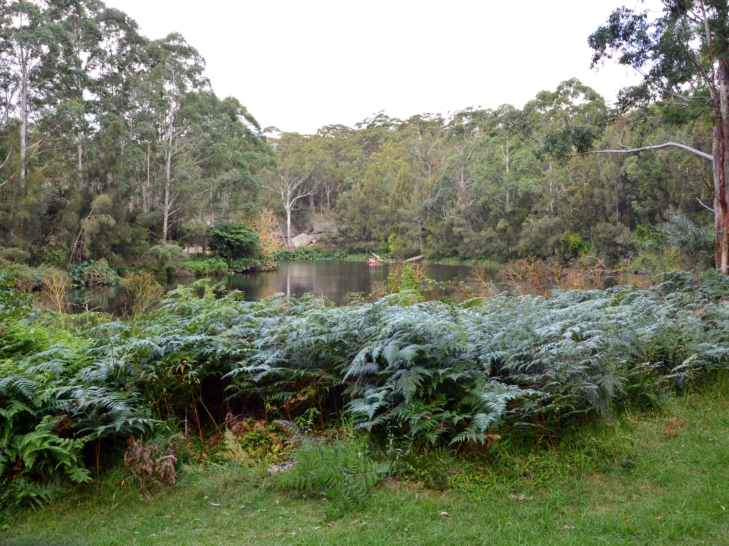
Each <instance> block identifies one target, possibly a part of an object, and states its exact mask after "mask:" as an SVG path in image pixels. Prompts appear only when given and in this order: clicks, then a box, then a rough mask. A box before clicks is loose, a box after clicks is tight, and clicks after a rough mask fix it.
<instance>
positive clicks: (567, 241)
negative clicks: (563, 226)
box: [558, 231, 590, 261]
mask: <svg viewBox="0 0 729 546" xmlns="http://www.w3.org/2000/svg"><path fill="white" fill-rule="evenodd" d="M589 249H590V244H589V243H587V242H586V241H584V240H583V239H582V237H580V235H579V234H577V233H572V232H571V231H565V232H564V233H563V234H562V235H561V236H560V238H559V248H558V252H559V254H560V256H561V257H562V258H563V259H564V260H567V261H569V260H574V259H575V258H579V257H580V256H582V255H583V254H585V253H586V252H587V251H588V250H589Z"/></svg>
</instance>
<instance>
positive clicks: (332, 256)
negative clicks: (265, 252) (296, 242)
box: [275, 246, 366, 262]
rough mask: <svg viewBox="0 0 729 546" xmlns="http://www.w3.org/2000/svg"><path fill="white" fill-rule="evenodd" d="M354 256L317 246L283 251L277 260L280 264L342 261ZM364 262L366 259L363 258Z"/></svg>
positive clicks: (277, 255)
mask: <svg viewBox="0 0 729 546" xmlns="http://www.w3.org/2000/svg"><path fill="white" fill-rule="evenodd" d="M351 257H352V256H351V255H349V254H346V253H344V252H340V251H329V250H325V249H322V248H319V247H316V246H300V247H298V248H293V249H282V250H279V251H278V252H276V255H275V259H276V261H279V262H285V261H294V260H342V259H345V258H351ZM362 259H363V260H365V259H366V257H364V256H363V257H362Z"/></svg>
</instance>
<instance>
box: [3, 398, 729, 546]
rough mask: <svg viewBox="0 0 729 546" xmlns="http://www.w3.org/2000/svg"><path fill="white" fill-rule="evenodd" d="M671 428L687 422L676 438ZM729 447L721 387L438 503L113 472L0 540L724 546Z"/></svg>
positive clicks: (231, 476)
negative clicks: (361, 502)
mask: <svg viewBox="0 0 729 546" xmlns="http://www.w3.org/2000/svg"><path fill="white" fill-rule="evenodd" d="M672 417H674V418H679V419H685V420H686V421H685V423H683V425H682V426H680V427H679V428H678V430H677V435H675V436H669V435H667V433H666V430H667V423H668V422H669V421H668V420H669V419H670V418H672ZM669 429H670V426H669ZM728 441H729V389H727V388H725V387H718V386H717V387H714V388H713V389H710V390H709V391H708V392H706V391H705V392H703V393H702V395H701V396H699V395H697V394H694V395H692V396H691V397H685V396H684V397H680V398H676V399H673V400H670V401H668V402H666V403H665V404H664V407H663V409H662V411H661V412H656V413H651V414H644V413H642V414H634V415H631V414H626V415H623V417H622V418H621V422H620V424H619V426H618V427H617V429H615V430H613V429H610V428H608V427H607V426H600V427H597V428H595V429H592V430H590V431H588V432H585V433H584V434H581V435H580V436H579V438H578V439H577V440H576V441H573V442H570V445H565V444H566V443H567V442H565V444H563V445H562V446H561V447H560V448H559V449H557V450H556V451H552V452H546V451H541V453H540V454H539V455H537V454H536V453H533V454H532V455H521V456H513V455H510V454H509V453H508V449H509V448H508V447H507V446H506V445H504V446H499V447H497V448H496V449H495V450H494V452H493V457H494V462H493V464H492V465H491V466H475V465H473V464H459V465H457V466H456V468H457V469H458V470H457V473H456V475H455V476H454V477H453V478H452V481H453V487H452V488H450V489H448V490H446V491H445V492H435V491H429V490H427V489H424V488H423V487H422V486H418V484H417V483H397V482H396V481H395V480H393V479H388V480H387V481H386V482H385V483H384V484H383V485H382V486H381V487H380V488H378V489H377V490H376V491H374V492H373V493H372V496H371V497H370V499H369V500H368V501H367V504H366V506H365V507H364V508H363V509H361V510H357V511H355V512H352V513H349V514H348V515H346V516H344V517H342V518H340V519H337V520H334V521H333V522H328V521H327V520H326V518H325V516H324V512H325V508H326V507H325V505H324V503H323V501H321V500H318V499H310V498H301V497H299V496H297V495H293V494H292V495H289V494H287V493H280V492H276V491H273V490H272V489H271V488H270V487H267V486H266V485H265V483H263V481H262V478H261V477H260V476H261V475H262V474H261V470H257V471H256V470H254V471H251V470H245V469H242V468H240V467H233V466H230V467H221V466H216V465H205V466H194V467H186V468H185V469H183V471H182V472H181V475H180V480H179V483H178V485H176V486H174V487H171V488H168V489H167V490H165V491H163V492H161V493H157V494H156V495H155V496H153V498H152V499H146V500H145V499H142V498H140V496H139V492H138V490H137V489H136V488H135V487H133V486H131V485H130V484H129V483H127V482H128V478H127V480H126V481H123V475H122V473H121V472H117V473H116V474H112V475H107V477H106V479H105V480H104V482H103V484H102V485H101V486H100V487H98V488H96V487H87V488H82V489H77V490H76V491H74V492H73V493H72V494H70V495H69V496H68V497H67V498H66V499H64V500H63V501H60V502H57V503H56V504H54V505H53V506H48V507H45V508H43V509H40V510H34V511H26V512H24V513H22V514H20V515H19V516H15V517H12V518H10V519H6V520H4V522H3V524H4V525H3V527H4V529H5V530H4V531H3V533H4V534H3V538H2V539H0V543H3V544H8V545H26V544H27V545H31V544H32V545H36V544H43V545H46V544H52V545H61V544H68V545H82V544H94V545H97V544H99V545H102V544H103V545H112V544H114V545H116V544H119V545H122V544H123V545H131V544H135V545H136V544H139V545H142V544H144V545H147V544H149V545H162V544H169V545H181V544H184V545H188V544H189V545H198V544H199V545H219V544H224V545H229V544H230V545H233V544H235V545H242V544H338V545H339V544H397V545H408V544H413V545H415V544H418V545H420V544H428V545H437V546H446V545H450V544H550V545H551V544H575V545H577V544H580V545H584V544H641V545H643V544H672V545H673V544H729V510H728V509H729V443H728ZM578 444H579V445H578ZM218 505H219V506H218ZM442 512H447V513H448V514H449V515H440V514H441V513H442Z"/></svg>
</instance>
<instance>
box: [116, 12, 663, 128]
mask: <svg viewBox="0 0 729 546" xmlns="http://www.w3.org/2000/svg"><path fill="white" fill-rule="evenodd" d="M106 1H107V4H108V5H111V6H114V7H117V8H119V9H121V10H123V11H125V12H127V13H128V14H129V15H131V16H132V17H133V18H134V19H135V20H136V21H137V22H138V23H139V25H140V27H141V32H142V34H144V35H145V36H147V37H149V38H161V37H163V36H165V35H166V34H168V33H169V32H174V31H176V32H180V33H182V34H183V35H184V36H185V38H186V39H187V40H188V42H189V43H190V44H192V45H193V46H195V47H196V48H197V49H198V50H199V51H200V53H201V54H202V56H203V57H204V58H205V60H206V62H207V76H208V77H209V78H210V80H211V82H212V86H213V89H214V90H215V92H216V93H217V94H218V95H219V96H220V97H226V96H230V95H233V96H235V97H237V98H238V99H239V100H240V101H241V102H242V103H243V104H245V105H246V106H247V107H248V109H249V110H250V111H251V112H252V113H253V115H254V116H255V117H256V118H257V119H258V121H259V123H261V125H262V126H264V127H268V126H275V127H277V128H279V129H281V130H283V131H298V132H301V133H313V132H315V131H316V130H317V129H318V128H319V127H321V126H323V125H328V124H333V123H343V124H346V125H350V126H351V125H354V124H355V123H356V122H357V121H361V120H362V119H364V118H366V117H369V116H371V115H372V114H373V113H376V112H379V111H380V110H384V111H385V113H387V114H388V115H390V116H394V117H399V118H406V117H408V116H411V115H413V114H418V113H423V112H442V113H447V112H451V111H454V110H459V109H462V108H465V107H467V106H483V107H489V108H496V107H498V106H499V105H501V104H504V103H509V104H513V105H514V106H517V107H521V106H523V105H524V103H526V102H527V101H528V100H530V99H531V98H532V97H534V95H535V94H536V93H537V92H538V91H541V90H543V89H554V88H555V87H556V86H557V85H558V84H559V82H561V81H563V80H566V79H568V78H572V77H576V78H579V79H580V80H582V81H583V82H584V83H586V84H588V85H590V86H592V87H593V88H595V89H596V90H597V91H598V92H600V93H601V94H603V96H605V97H606V98H607V99H608V100H612V99H614V97H615V94H616V91H617V90H618V89H620V88H621V87H623V86H624V85H626V84H627V83H629V82H631V81H635V80H636V76H635V74H633V73H631V72H629V71H628V70H627V69H624V68H619V67H617V66H606V67H604V68H602V69H601V70H599V71H595V70H590V56H591V51H590V49H589V47H588V46H587V37H588V36H589V35H590V34H591V33H592V32H593V31H594V30H595V29H596V28H597V27H598V25H600V24H601V23H604V22H605V20H606V19H607V17H608V15H609V14H610V13H611V12H612V10H613V9H614V8H616V7H618V6H620V5H623V4H627V5H629V6H636V5H640V4H638V3H637V0H597V1H595V0H511V1H503V0H501V1H498V2H497V1H494V0H450V1H448V2H445V1H439V2H435V1H431V0H384V1H383V0H367V1H366V2H365V1H361V0H337V1H334V0H293V1H292V0H285V1H281V0H279V1H276V0H256V1H251V0H106ZM656 3H657V0H649V2H648V4H649V5H651V4H653V5H655V4H656ZM640 6H641V8H642V9H644V6H642V5H640Z"/></svg>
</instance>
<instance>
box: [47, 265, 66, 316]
mask: <svg viewBox="0 0 729 546" xmlns="http://www.w3.org/2000/svg"><path fill="white" fill-rule="evenodd" d="M71 281H72V277H71V275H69V274H68V273H66V272H65V271H61V270H60V269H55V268H53V269H51V270H50V271H48V273H46V276H45V277H44V278H43V298H44V299H45V301H46V304H47V305H48V307H49V308H50V309H52V310H53V311H55V312H56V313H58V314H59V315H63V314H64V313H65V312H66V308H67V307H68V302H67V301H66V298H67V295H68V290H69V289H70V287H71Z"/></svg>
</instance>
